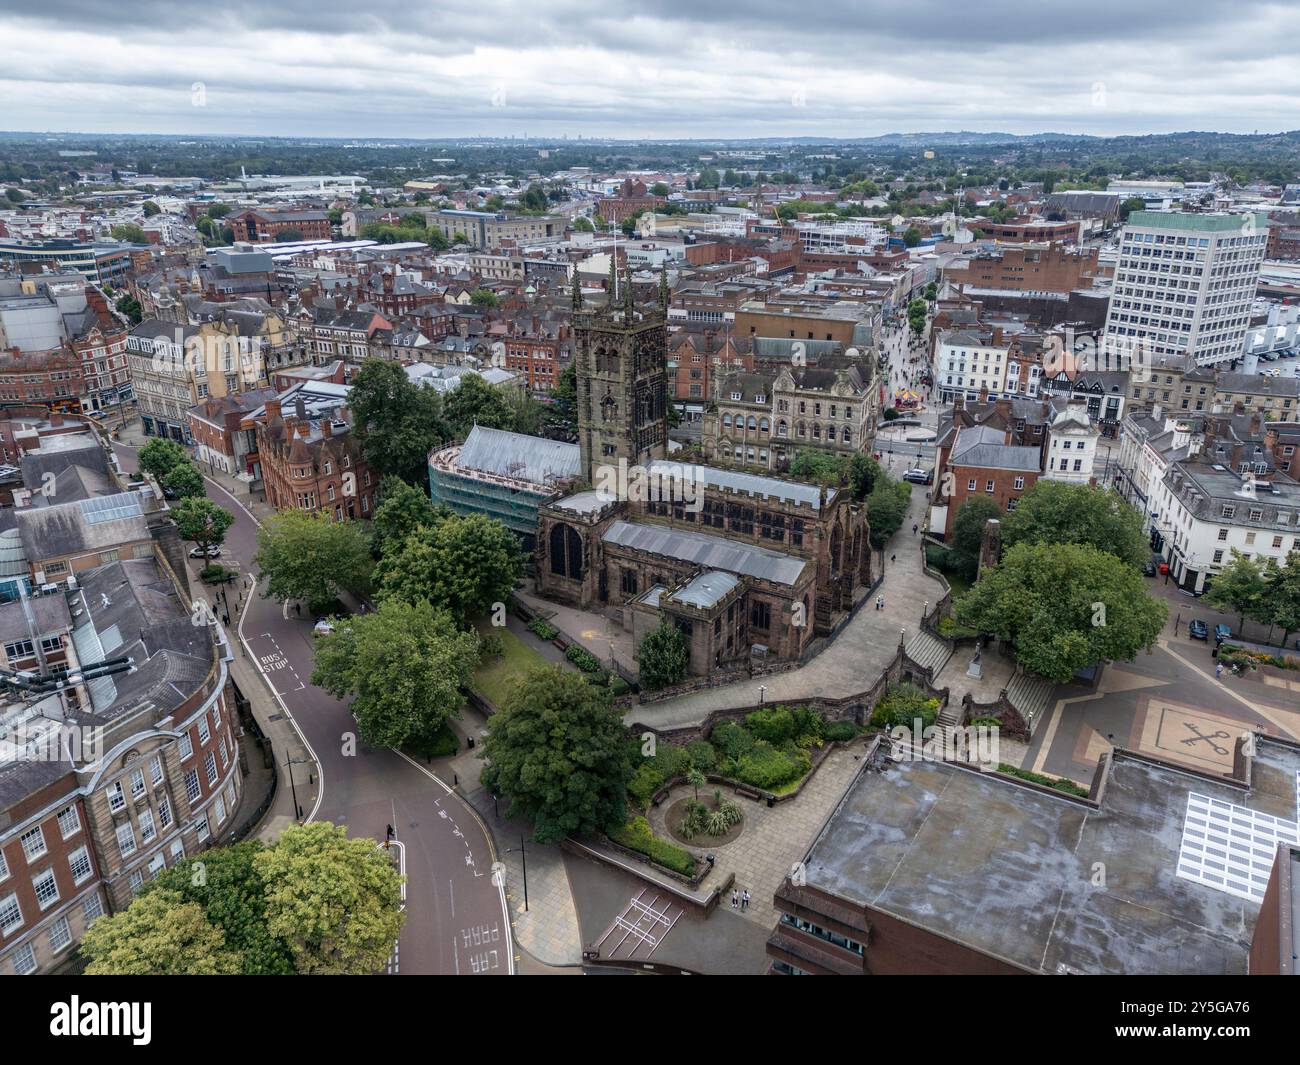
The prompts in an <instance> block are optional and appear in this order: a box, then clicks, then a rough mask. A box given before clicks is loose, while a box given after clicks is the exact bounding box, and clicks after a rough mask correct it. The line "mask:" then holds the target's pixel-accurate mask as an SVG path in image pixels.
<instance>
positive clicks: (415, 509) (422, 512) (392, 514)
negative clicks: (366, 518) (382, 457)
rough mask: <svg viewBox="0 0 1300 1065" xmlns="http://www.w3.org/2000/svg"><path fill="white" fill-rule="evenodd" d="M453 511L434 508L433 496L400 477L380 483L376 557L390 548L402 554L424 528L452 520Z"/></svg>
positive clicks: (376, 522)
mask: <svg viewBox="0 0 1300 1065" xmlns="http://www.w3.org/2000/svg"><path fill="white" fill-rule="evenodd" d="M450 515H451V511H450V510H449V509H448V508H446V507H442V508H438V507H435V506H434V505H433V500H431V499H430V498H429V493H428V492H426V491H424V489H422V488H417V487H415V485H412V484H407V483H406V482H405V481H403V480H402V479H401V478H400V477H391V476H390V477H385V478H384V479H383V480H382V481H380V482H379V505H378V506H377V507H375V516H374V524H373V527H372V530H371V531H372V533H373V535H374V549H375V553H376V554H378V555H380V556H382V555H383V554H384V551H385V550H386V549H387V548H388V545H392V550H400V549H401V545H402V541H404V540H405V539H406V538H407V537H408V536H410V535H411V533H413V532H415V531H416V530H417V529H419V528H421V527H424V526H431V525H437V524H438V523H439V522H440V521H442V520H443V519H445V518H447V517H450Z"/></svg>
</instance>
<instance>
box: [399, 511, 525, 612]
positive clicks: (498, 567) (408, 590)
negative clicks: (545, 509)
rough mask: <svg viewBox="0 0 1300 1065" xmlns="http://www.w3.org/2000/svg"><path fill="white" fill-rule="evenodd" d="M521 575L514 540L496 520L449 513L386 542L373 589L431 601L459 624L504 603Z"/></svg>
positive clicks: (418, 600)
mask: <svg viewBox="0 0 1300 1065" xmlns="http://www.w3.org/2000/svg"><path fill="white" fill-rule="evenodd" d="M522 573H523V557H522V555H521V553H520V550H519V541H518V539H517V538H516V537H515V534H514V533H512V532H511V531H510V530H509V529H507V528H506V527H505V526H504V525H502V524H501V522H499V521H497V520H496V519H495V518H489V517H487V516H486V515H484V514H470V515H466V516H460V515H452V516H450V517H444V518H443V519H442V520H440V521H435V522H434V524H432V525H425V526H422V527H420V528H418V529H416V530H415V532H413V533H411V534H410V535H408V536H407V537H406V538H405V539H404V540H402V541H401V542H400V543H396V544H395V543H393V541H391V540H389V541H387V542H386V544H385V547H384V555H383V557H382V558H381V559H380V561H379V565H378V566H377V567H376V569H375V587H376V594H377V596H378V598H380V599H403V600H405V601H406V602H408V603H420V602H430V603H433V604H434V605H435V606H437V607H438V608H439V609H440V610H445V611H446V612H447V613H448V614H450V615H451V617H452V618H453V619H454V620H455V621H456V622H457V623H458V624H464V623H465V622H466V621H468V620H469V619H470V618H472V617H475V616H477V615H479V614H482V613H484V612H485V611H487V610H488V609H490V608H491V606H492V604H494V603H498V602H504V601H505V600H506V598H507V597H508V596H509V595H510V593H511V591H512V590H513V589H514V586H515V582H516V581H517V580H518V579H519V577H520V576H521V574H522Z"/></svg>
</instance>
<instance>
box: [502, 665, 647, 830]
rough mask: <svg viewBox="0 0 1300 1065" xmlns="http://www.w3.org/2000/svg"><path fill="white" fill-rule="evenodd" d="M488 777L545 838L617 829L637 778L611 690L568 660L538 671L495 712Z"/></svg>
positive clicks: (513, 809) (512, 811)
mask: <svg viewBox="0 0 1300 1065" xmlns="http://www.w3.org/2000/svg"><path fill="white" fill-rule="evenodd" d="M483 754H484V757H485V758H486V760H487V765H486V767H485V768H484V770H483V773H482V776H481V780H482V783H483V786H484V787H485V788H487V789H488V791H489V792H492V793H494V794H498V795H505V796H508V797H509V798H510V810H509V814H510V816H514V815H516V814H519V815H521V816H523V817H525V818H527V819H528V820H530V821H531V822H532V823H533V829H534V835H535V837H536V839H537V841H538V842H539V843H554V842H556V841H558V840H562V839H564V838H565V837H566V836H569V835H573V834H577V835H585V834H588V833H592V832H607V831H613V830H616V829H618V828H620V827H622V825H623V824H624V823H625V822H626V821H627V785H628V781H629V780H630V779H631V777H632V763H631V760H630V759H629V757H628V745H627V729H625V728H624V727H623V720H622V716H621V715H620V713H619V712H618V711H617V710H615V709H614V707H613V704H612V703H611V701H610V696H609V689H608V688H605V687H601V686H597V685H594V684H590V683H588V682H587V681H586V680H584V679H583V678H582V676H581V674H578V673H575V672H573V671H571V670H566V669H564V668H563V667H561V666H558V665H554V666H544V667H541V668H538V669H534V670H532V671H530V672H529V673H528V674H527V675H526V676H525V677H524V678H523V680H522V681H520V682H519V683H518V684H516V685H515V687H514V689H513V691H512V692H511V693H510V694H509V695H508V696H507V697H506V699H505V701H504V704H503V706H502V707H501V709H500V710H499V711H498V712H497V713H496V714H495V715H494V716H493V718H492V722H491V725H490V727H489V731H488V736H487V740H486V741H485V743H484V751H483Z"/></svg>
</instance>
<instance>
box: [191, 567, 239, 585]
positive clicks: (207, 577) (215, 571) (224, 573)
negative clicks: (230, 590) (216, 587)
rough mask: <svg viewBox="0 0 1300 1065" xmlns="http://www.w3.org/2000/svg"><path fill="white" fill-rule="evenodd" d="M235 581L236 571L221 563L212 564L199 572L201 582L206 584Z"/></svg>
mask: <svg viewBox="0 0 1300 1065" xmlns="http://www.w3.org/2000/svg"><path fill="white" fill-rule="evenodd" d="M234 579H235V571H234V570H233V569H228V568H227V567H225V566H223V565H222V564H221V563H220V562H211V563H209V564H208V565H206V566H204V567H203V568H202V569H201V570H199V580H201V581H202V582H203V583H204V584H224V583H225V582H226V581H231V580H234Z"/></svg>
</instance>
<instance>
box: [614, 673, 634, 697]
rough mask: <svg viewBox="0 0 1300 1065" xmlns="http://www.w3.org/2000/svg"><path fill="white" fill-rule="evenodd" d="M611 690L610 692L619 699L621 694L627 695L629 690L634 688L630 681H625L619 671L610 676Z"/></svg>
mask: <svg viewBox="0 0 1300 1065" xmlns="http://www.w3.org/2000/svg"><path fill="white" fill-rule="evenodd" d="M609 690H610V693H611V694H612V695H613V696H614V698H615V699H617V698H618V697H619V696H620V695H626V694H627V693H628V692H630V691H631V690H632V686H631V685H630V684H628V682H627V681H625V680H624V679H623V678H622V677H620V676H619V675H618V674H617V673H615V674H612V675H611V676H610V678H609Z"/></svg>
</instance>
